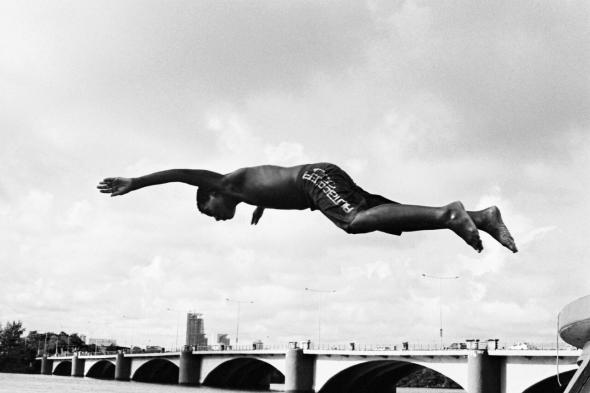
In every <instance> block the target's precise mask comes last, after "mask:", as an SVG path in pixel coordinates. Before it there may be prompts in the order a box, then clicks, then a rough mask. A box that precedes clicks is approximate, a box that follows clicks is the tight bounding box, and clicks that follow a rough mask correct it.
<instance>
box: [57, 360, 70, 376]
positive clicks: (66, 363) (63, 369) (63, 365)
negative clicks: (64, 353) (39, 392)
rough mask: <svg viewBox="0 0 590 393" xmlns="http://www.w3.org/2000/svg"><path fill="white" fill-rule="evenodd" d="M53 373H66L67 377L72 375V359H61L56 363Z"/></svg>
mask: <svg viewBox="0 0 590 393" xmlns="http://www.w3.org/2000/svg"><path fill="white" fill-rule="evenodd" d="M53 375H67V376H68V377H69V376H70V375H72V361H71V360H62V361H61V362H59V363H57V364H56V365H55V368H54V369H53Z"/></svg>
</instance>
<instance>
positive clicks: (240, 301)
mask: <svg viewBox="0 0 590 393" xmlns="http://www.w3.org/2000/svg"><path fill="white" fill-rule="evenodd" d="M225 301H226V302H229V303H236V304H237V313H236V349H237V346H238V340H239V335H240V307H241V305H242V303H244V304H246V303H247V304H254V302H253V301H251V300H236V299H230V298H228V297H226V298H225Z"/></svg>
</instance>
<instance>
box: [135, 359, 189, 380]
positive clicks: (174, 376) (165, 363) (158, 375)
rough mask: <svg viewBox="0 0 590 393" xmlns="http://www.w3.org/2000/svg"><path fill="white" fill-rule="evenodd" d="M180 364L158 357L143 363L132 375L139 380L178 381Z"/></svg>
mask: <svg viewBox="0 0 590 393" xmlns="http://www.w3.org/2000/svg"><path fill="white" fill-rule="evenodd" d="M178 372H179V369H178V366H177V365H176V364H174V362H172V361H170V360H169V359H165V358H156V359H152V360H149V361H147V362H145V363H144V364H142V365H141V366H140V367H139V368H138V369H137V370H136V371H135V372H134V373H133V376H132V377H131V379H132V380H134V381H137V382H156V383H174V384H175V383H178Z"/></svg>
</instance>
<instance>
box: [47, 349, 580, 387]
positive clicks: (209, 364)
mask: <svg viewBox="0 0 590 393" xmlns="http://www.w3.org/2000/svg"><path fill="white" fill-rule="evenodd" d="M580 354H581V351H578V350H567V351H560V352H559V363H560V367H559V371H560V379H561V382H562V383H563V384H564V386H565V385H566V384H567V382H568V381H569V379H570V378H571V377H572V376H573V374H574V373H575V371H576V370H577V368H578V365H577V361H578V358H579V356H580ZM556 355H557V354H556V351H555V350H489V351H488V350H465V349H463V350H435V351H407V350H405V351H376V350H374V351H358V350H357V351H353V350H350V351H345V350H303V349H298V348H296V349H288V350H249V351H237V350H236V351H231V350H230V351H183V352H168V353H148V354H123V353H118V354H115V355H95V356H93V355H87V356H83V355H79V354H75V355H73V356H51V357H47V356H44V357H42V358H39V360H40V361H41V373H43V374H56V375H71V376H73V377H84V376H85V377H91V378H102V379H116V380H120V381H128V380H134V381H140V382H159V383H179V384H183V385H207V386H214V387H221V388H242V389H243V388H255V389H262V390H264V389H269V387H270V386H271V385H272V386H273V389H276V388H279V389H283V390H285V391H286V392H300V393H312V392H318V393H380V392H387V393H391V392H395V385H396V383H397V381H399V380H400V379H401V378H403V377H405V376H407V375H409V374H411V373H412V372H414V371H416V370H419V369H421V368H429V369H432V370H434V371H436V372H438V373H440V374H442V375H444V376H446V377H448V378H450V379H451V380H453V381H455V382H456V383H457V384H458V385H460V386H461V387H462V388H463V389H465V390H466V391H467V392H468V393H552V392H562V391H563V388H559V386H558V385H557V379H556V364H555V363H556V359H557V358H556Z"/></svg>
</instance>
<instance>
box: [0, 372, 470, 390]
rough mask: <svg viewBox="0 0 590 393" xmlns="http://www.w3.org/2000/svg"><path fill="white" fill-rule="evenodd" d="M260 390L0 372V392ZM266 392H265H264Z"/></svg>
mask: <svg viewBox="0 0 590 393" xmlns="http://www.w3.org/2000/svg"><path fill="white" fill-rule="evenodd" d="M58 392H59V393H87V392H89V393H178V392H182V393H191V392H195V393H262V391H259V390H227V389H216V388H211V387H208V386H190V387H188V386H180V385H160V384H155V383H142V382H133V381H131V382H120V381H113V380H103V379H94V378H75V377H61V376H57V375H40V374H5V373H0V393H58ZM459 392H464V391H463V390H453V389H422V388H397V393H459ZM266 393H268V392H266Z"/></svg>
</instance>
